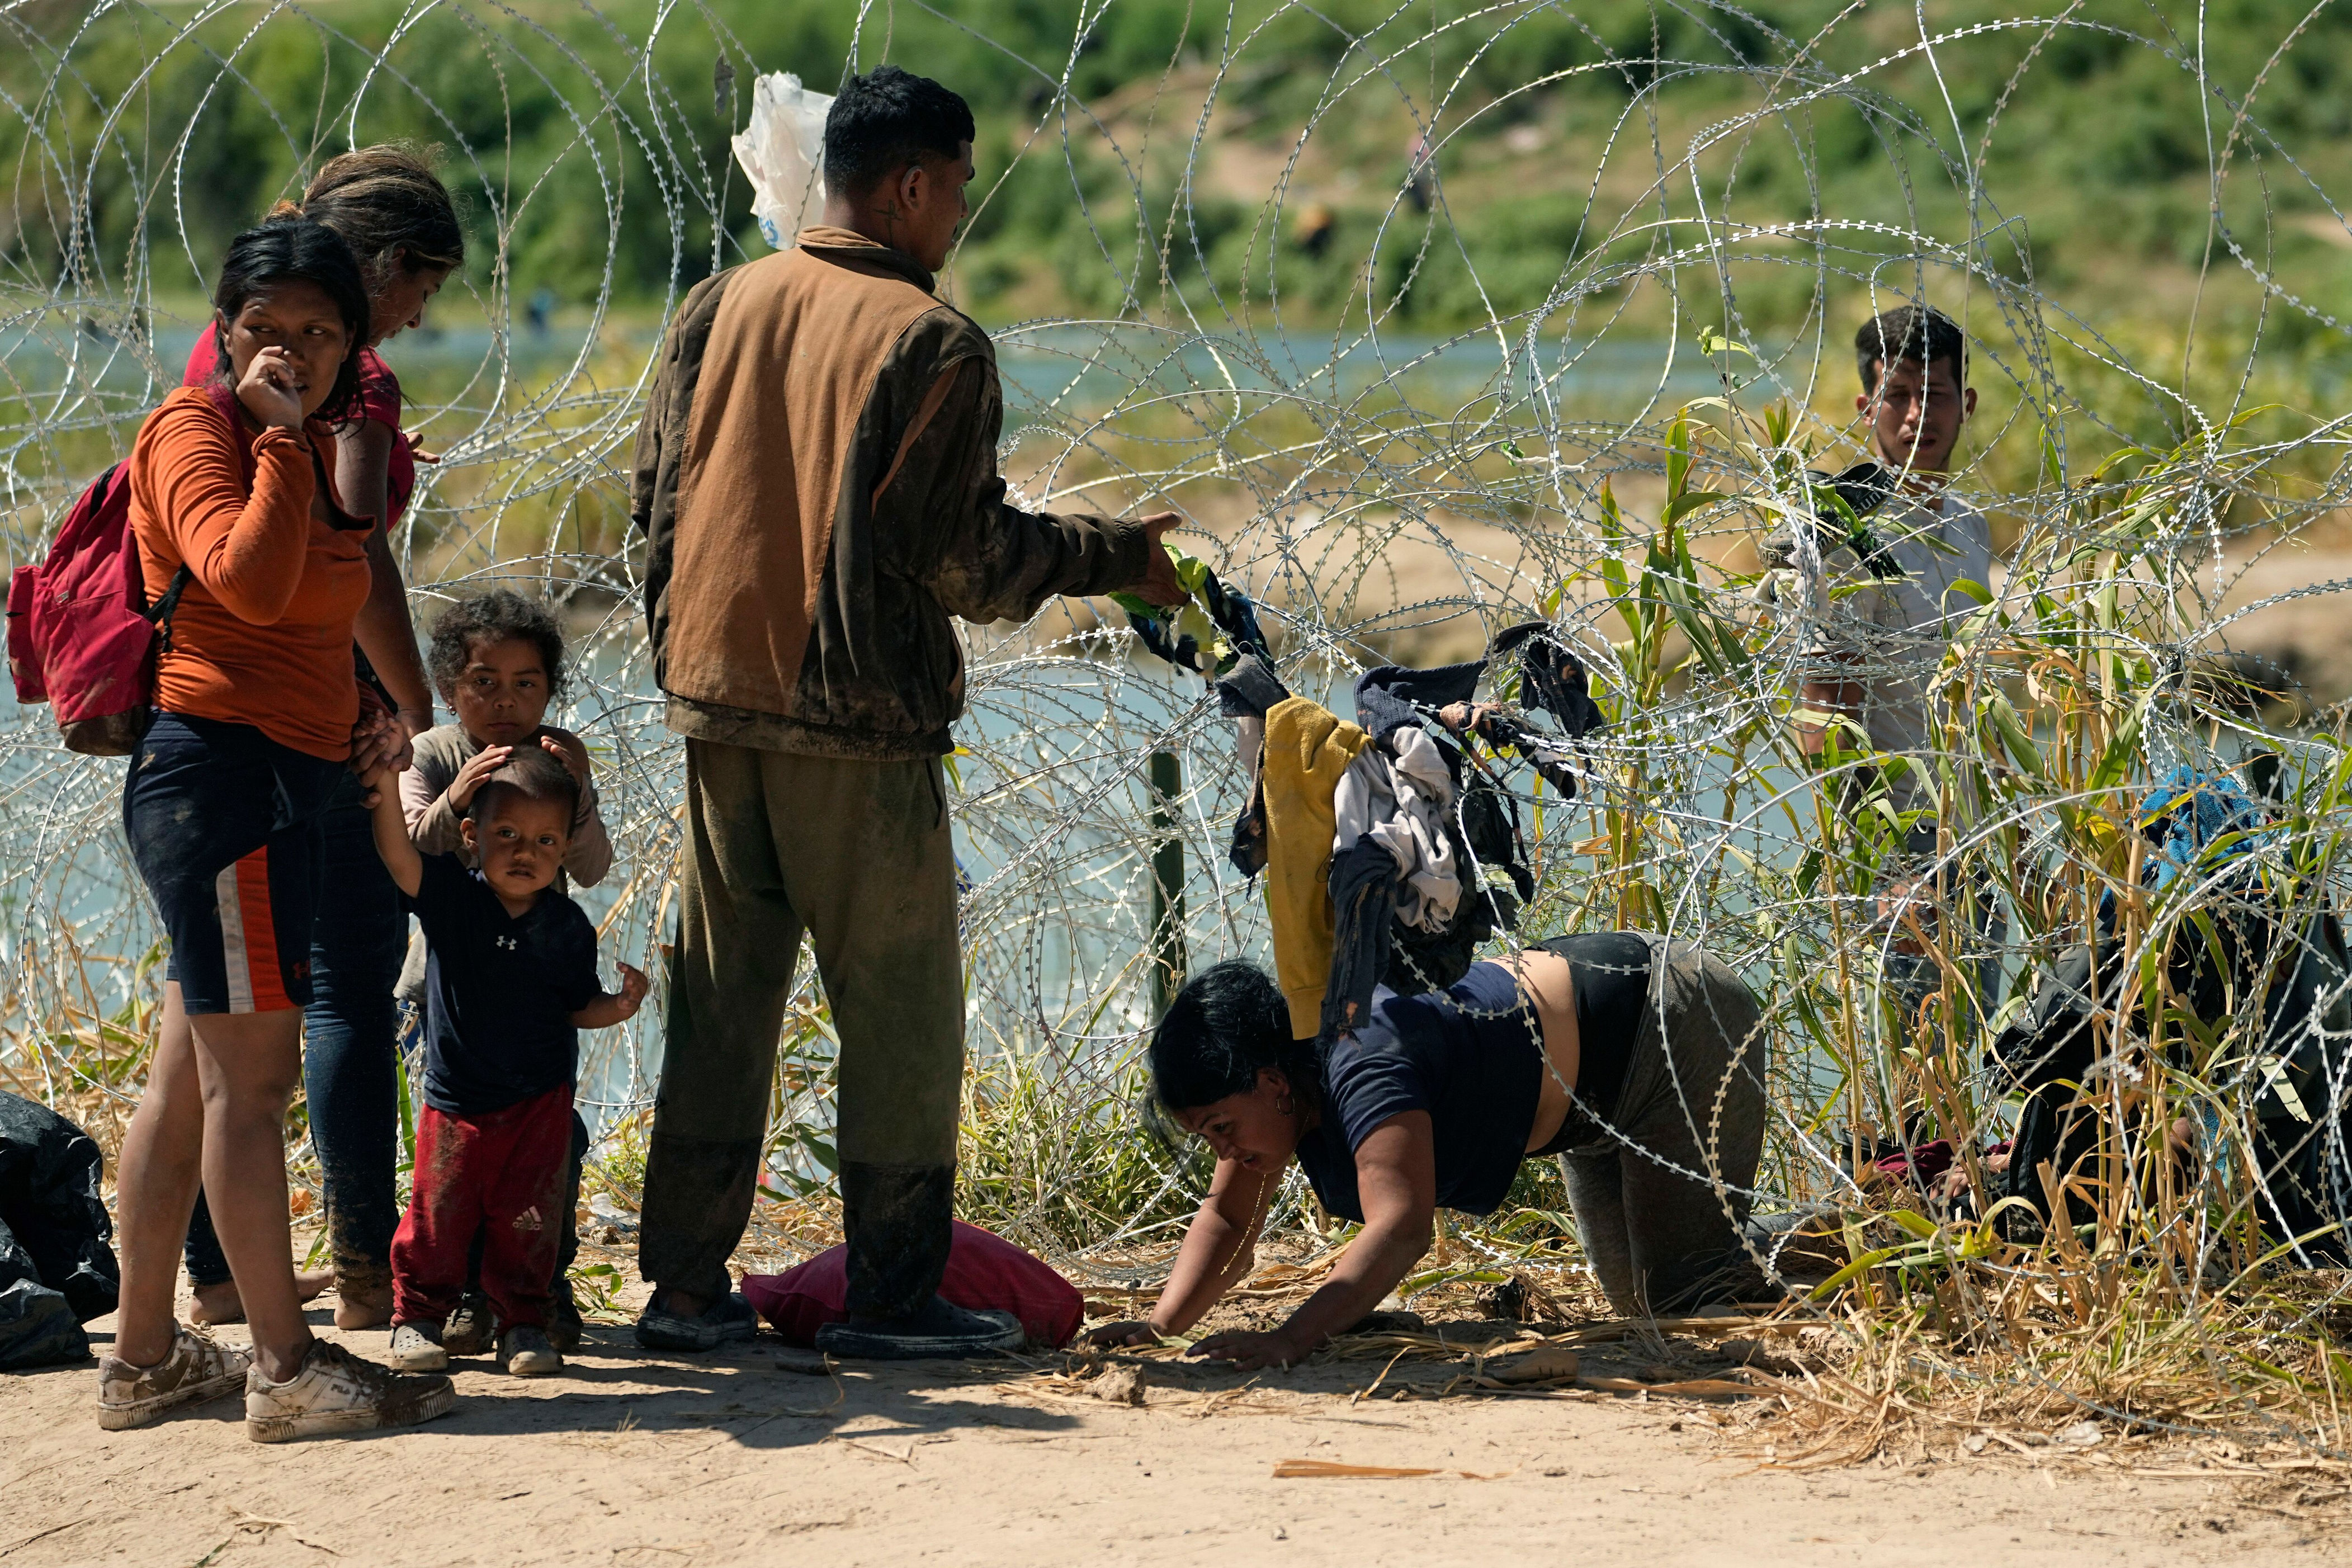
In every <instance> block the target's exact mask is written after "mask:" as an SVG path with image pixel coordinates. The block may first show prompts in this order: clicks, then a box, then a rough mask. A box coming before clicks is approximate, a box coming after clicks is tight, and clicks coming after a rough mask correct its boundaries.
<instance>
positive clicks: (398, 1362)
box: [383, 1323, 449, 1372]
mask: <svg viewBox="0 0 2352 1568" xmlns="http://www.w3.org/2000/svg"><path fill="white" fill-rule="evenodd" d="M383 1359H384V1360H386V1361H388V1362H390V1363H392V1364H393V1365H394V1366H396V1367H398V1368H399V1369H400V1370H401V1371H403V1372H446V1371H447V1370H448V1367H449V1352H447V1351H446V1350H444V1349H443V1348H442V1346H441V1326H440V1325H439V1324H438V1323H394V1325H393V1326H392V1348H391V1349H390V1350H388V1351H386V1352H384V1358H383Z"/></svg>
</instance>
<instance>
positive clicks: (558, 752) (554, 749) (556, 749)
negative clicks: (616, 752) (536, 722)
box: [539, 731, 588, 790]
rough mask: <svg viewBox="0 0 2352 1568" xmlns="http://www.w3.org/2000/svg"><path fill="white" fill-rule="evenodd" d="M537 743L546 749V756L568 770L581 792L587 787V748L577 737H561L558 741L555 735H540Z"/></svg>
mask: <svg viewBox="0 0 2352 1568" xmlns="http://www.w3.org/2000/svg"><path fill="white" fill-rule="evenodd" d="M558 733H559V734H561V731H559V732H558ZM539 743H540V744H541V746H543V747H545V748H546V750H547V753H548V755H550V756H551V757H553V758H554V759H555V760H556V761H557V762H559V763H562V764H563V765H564V767H565V768H567V769H569V770H570V772H571V773H572V778H573V779H574V780H575V781H576V782H577V783H578V784H579V785H580V787H581V788H582V789H583V790H585V789H586V788H587V787H588V748H587V747H585V746H583V745H582V744H581V743H580V739H579V737H578V736H576V735H562V739H558V738H557V736H556V735H541V737H540V738H539Z"/></svg>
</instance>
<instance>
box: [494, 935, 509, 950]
mask: <svg viewBox="0 0 2352 1568" xmlns="http://www.w3.org/2000/svg"><path fill="white" fill-rule="evenodd" d="M490 940H491V941H493V942H497V943H498V944H499V946H500V947H502V948H505V949H506V950H507V951H508V952H513V951H514V950H515V939H514V938H512V937H510V936H500V937H493V938H491V939H490Z"/></svg>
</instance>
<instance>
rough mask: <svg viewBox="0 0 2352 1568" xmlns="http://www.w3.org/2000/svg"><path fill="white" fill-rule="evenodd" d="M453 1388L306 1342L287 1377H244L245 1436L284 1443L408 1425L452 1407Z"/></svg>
mask: <svg viewBox="0 0 2352 1568" xmlns="http://www.w3.org/2000/svg"><path fill="white" fill-rule="evenodd" d="M456 1408H457V1390H456V1389H455V1388H454V1387H452V1386H451V1384H450V1382H449V1380H448V1379H447V1378H446V1377H445V1376H442V1375H440V1374H438V1373H428V1374H425V1375H421V1376H420V1375H415V1374H410V1373H396V1372H394V1371H391V1370H390V1369H389V1368H386V1367H381V1366H378V1365H376V1363H373V1362H372V1361H362V1360H361V1359H360V1358H359V1357H358V1356H355V1355H353V1354H352V1352H349V1351H347V1350H345V1349H344V1348H343V1347H342V1346H341V1345H331V1344H329V1343H328V1342H326V1341H324V1340H312V1341H311V1342H310V1350H309V1351H308V1352H305V1353H304V1355H303V1357H302V1364H301V1366H299V1368H297V1369H296V1371H295V1373H294V1375H293V1376H292V1377H289V1378H288V1379H287V1380H286V1381H285V1382H283V1383H272V1382H270V1381H269V1380H268V1378H266V1377H264V1376H262V1375H261V1368H260V1367H259V1366H258V1365H256V1366H254V1367H252V1368H251V1369H250V1370H249V1371H247V1373H246V1379H245V1435H246V1436H248V1437H250V1438H252V1439H253V1440H254V1441H255V1442H257V1443H283V1442H286V1441H288V1440H289V1439H291V1438H295V1437H314V1436H320V1435H322V1434H325V1433H331V1432H369V1431H373V1430H374V1429H375V1428H376V1427H378V1426H415V1425H416V1424H417V1423H418V1422H420V1421H430V1420H432V1419H433V1418H434V1417H435V1416H436V1415H447V1414H448V1413H449V1412H450V1411H452V1410H454V1409H456Z"/></svg>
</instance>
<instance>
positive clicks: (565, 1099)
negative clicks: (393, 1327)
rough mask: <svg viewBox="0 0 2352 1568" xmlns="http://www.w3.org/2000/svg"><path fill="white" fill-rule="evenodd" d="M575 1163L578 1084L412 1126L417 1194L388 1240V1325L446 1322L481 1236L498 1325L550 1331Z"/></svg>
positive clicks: (485, 1281) (485, 1283)
mask: <svg viewBox="0 0 2352 1568" xmlns="http://www.w3.org/2000/svg"><path fill="white" fill-rule="evenodd" d="M571 1161H572V1086H571V1085H570V1084H565V1085H563V1086H562V1088H560V1089H549V1090H548V1091H547V1092H546V1093H545V1094H541V1095H536V1096H534V1097H532V1098H531V1099H530V1100H523V1101H521V1102H520V1103H519V1104H515V1105H509V1106H508V1107H506V1108H505V1109H504V1110H493V1111H490V1112H488V1114H486V1115H482V1116H453V1115H451V1114H449V1113H448V1112H446V1111H443V1110H434V1109H433V1107H431V1106H429V1105H428V1106H426V1107H425V1110H424V1112H423V1114H422V1115H420V1116H419V1117H418V1119H417V1122H416V1176H415V1190H414V1191H413V1193H412V1194H410V1197H409V1200H408V1213H407V1214H406V1215H404V1216H403V1217H402V1219H401V1222H400V1230H399V1232H398V1234H396V1235H395V1236H394V1237H393V1238H392V1321H394V1323H432V1324H435V1325H436V1326H437V1325H439V1324H441V1323H445V1322H446V1321H448V1319H449V1314H450V1313H452V1312H454V1311H456V1310H457V1300H458V1298H459V1297H460V1296H462V1295H463V1294H464V1293H465V1289H466V1254H467V1251H468V1250H469V1249H470V1248H471V1247H472V1246H473V1244H474V1236H475V1233H476V1232H479V1233H480V1234H481V1237H482V1289H483V1291H484V1293H485V1294H487V1295H488V1297H489V1299H490V1304H491V1305H492V1306H493V1307H495V1308H496V1309H498V1314H499V1325H500V1326H501V1327H512V1326H514V1325H516V1324H520V1323H530V1324H535V1325H537V1326H540V1327H542V1328H543V1327H545V1326H546V1323H547V1298H548V1291H549V1289H550V1287H551V1285H552V1284H553V1282H554V1279H555V1256H556V1250H557V1247H558V1245H559V1243H560V1241H561V1239H562V1235H563V1194H564V1185H565V1180H566V1177H567V1175H568V1173H569V1172H570V1170H571Z"/></svg>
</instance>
